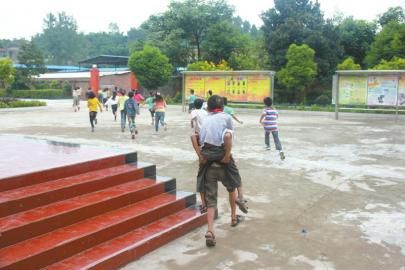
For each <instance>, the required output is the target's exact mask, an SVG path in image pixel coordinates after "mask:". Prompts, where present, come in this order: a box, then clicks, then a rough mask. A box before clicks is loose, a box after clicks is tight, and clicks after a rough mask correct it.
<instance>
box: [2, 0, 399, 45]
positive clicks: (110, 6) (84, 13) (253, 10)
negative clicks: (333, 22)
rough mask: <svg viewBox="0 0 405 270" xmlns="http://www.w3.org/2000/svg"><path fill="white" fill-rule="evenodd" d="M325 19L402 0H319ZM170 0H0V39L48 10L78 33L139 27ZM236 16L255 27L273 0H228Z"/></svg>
mask: <svg viewBox="0 0 405 270" xmlns="http://www.w3.org/2000/svg"><path fill="white" fill-rule="evenodd" d="M319 2H320V4H321V10H322V11H323V12H324V14H325V16H326V17H328V18H331V17H333V15H334V14H335V13H336V12H341V13H343V14H344V15H346V16H353V17H354V18H356V19H365V20H369V21H371V20H373V19H375V18H376V16H377V15H378V14H381V13H383V12H385V11H386V10H387V9H388V8H389V7H393V6H402V7H405V0H319ZM169 3H170V0H138V1H134V0H114V1H86V0H36V1H34V0H6V1H1V5H0V7H1V15H0V39H11V38H21V37H24V38H30V37H31V36H33V35H35V34H36V33H40V32H41V31H42V27H43V19H44V18H45V15H46V14H47V13H49V12H52V13H57V12H61V11H65V12H66V13H67V14H68V15H70V16H73V17H74V18H75V19H76V21H77V24H78V27H79V31H80V32H85V33H88V32H102V31H107V30H108V25H109V23H111V22H115V23H117V24H118V26H119V28H120V30H121V31H122V32H126V31H128V30H129V29H130V28H131V27H138V26H139V25H140V24H141V23H142V22H144V21H145V20H146V19H147V18H148V17H149V15H151V14H155V13H160V12H163V11H165V10H166V9H167V6H168V4H169ZM228 3H230V4H231V5H233V6H234V7H235V15H239V16H240V17H242V19H244V20H248V21H250V22H251V23H254V24H256V25H257V26H260V25H262V21H261V19H260V17H259V15H260V13H262V12H263V11H265V10H268V9H270V8H272V7H273V1H272V0H228Z"/></svg>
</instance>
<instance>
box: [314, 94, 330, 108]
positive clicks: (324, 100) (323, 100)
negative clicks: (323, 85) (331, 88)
mask: <svg viewBox="0 0 405 270" xmlns="http://www.w3.org/2000/svg"><path fill="white" fill-rule="evenodd" d="M331 102H332V101H331V99H330V98H329V97H328V96H327V95H320V96H319V97H317V98H316V99H315V100H314V103H315V104H317V105H322V106H326V105H330V104H331Z"/></svg>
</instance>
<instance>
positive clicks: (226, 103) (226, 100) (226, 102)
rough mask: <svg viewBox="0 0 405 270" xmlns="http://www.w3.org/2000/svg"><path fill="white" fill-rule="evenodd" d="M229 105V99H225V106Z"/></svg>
mask: <svg viewBox="0 0 405 270" xmlns="http://www.w3.org/2000/svg"><path fill="white" fill-rule="evenodd" d="M226 105H228V99H227V98H226V97H224V106H226Z"/></svg>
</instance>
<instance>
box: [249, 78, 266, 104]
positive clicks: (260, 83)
mask: <svg viewBox="0 0 405 270" xmlns="http://www.w3.org/2000/svg"><path fill="white" fill-rule="evenodd" d="M248 89H249V91H248V99H249V102H260V103H262V102H263V99H264V98H265V97H271V90H270V89H271V77H270V76H266V75H264V74H258V75H249V76H248Z"/></svg>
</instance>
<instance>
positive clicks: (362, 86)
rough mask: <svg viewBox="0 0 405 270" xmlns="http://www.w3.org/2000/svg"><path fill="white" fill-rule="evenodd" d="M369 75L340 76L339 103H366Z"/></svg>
mask: <svg viewBox="0 0 405 270" xmlns="http://www.w3.org/2000/svg"><path fill="white" fill-rule="evenodd" d="M366 99H367V77H358V76H339V104H341V105H365V104H366Z"/></svg>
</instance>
